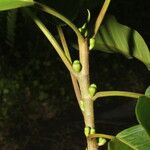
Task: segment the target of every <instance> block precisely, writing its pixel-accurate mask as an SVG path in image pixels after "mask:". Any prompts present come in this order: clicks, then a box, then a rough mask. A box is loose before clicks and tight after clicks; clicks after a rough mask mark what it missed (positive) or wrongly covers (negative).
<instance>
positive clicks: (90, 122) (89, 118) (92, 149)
mask: <svg viewBox="0 0 150 150" xmlns="http://www.w3.org/2000/svg"><path fill="white" fill-rule="evenodd" d="M79 49H80V62H81V65H82V70H81V72H80V75H79V78H78V82H79V86H80V90H81V97H82V101H83V102H84V112H83V114H84V122H85V126H86V127H90V128H95V121H94V106H93V101H92V99H91V96H90V94H89V86H90V78H89V49H88V41H87V39H85V40H84V41H82V43H80V45H79ZM97 149H98V147H97V143H96V139H90V138H88V137H87V150H97Z"/></svg>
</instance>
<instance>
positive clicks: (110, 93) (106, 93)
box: [92, 91, 144, 101]
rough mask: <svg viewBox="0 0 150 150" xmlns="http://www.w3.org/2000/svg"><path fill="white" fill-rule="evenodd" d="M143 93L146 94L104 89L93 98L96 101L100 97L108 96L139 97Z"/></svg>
mask: <svg viewBox="0 0 150 150" xmlns="http://www.w3.org/2000/svg"><path fill="white" fill-rule="evenodd" d="M143 95H144V94H140V93H134V92H127V91H102V92H97V93H96V94H95V96H94V97H93V98H92V100H93V101H95V100H96V99H97V98H99V97H108V96H123V97H130V98H134V99H137V98H139V97H140V96H143Z"/></svg>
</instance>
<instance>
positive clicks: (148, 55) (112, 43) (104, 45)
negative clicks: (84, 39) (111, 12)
mask: <svg viewBox="0 0 150 150" xmlns="http://www.w3.org/2000/svg"><path fill="white" fill-rule="evenodd" d="M95 39H96V40H95V41H96V42H95V47H94V49H95V50H100V51H104V52H107V53H114V52H115V53H121V54H123V55H125V56H126V57H127V58H132V57H135V58H136V59H138V60H139V61H141V62H143V63H144V64H145V65H146V66H147V68H148V70H150V51H149V49H148V47H147V45H146V43H145V41H144V39H143V38H142V36H141V35H140V34H139V33H138V32H137V31H136V30H133V29H131V28H129V27H127V26H125V25H122V24H120V23H118V22H117V20H116V19H115V17H113V16H110V17H108V18H107V19H106V21H105V22H104V24H103V25H102V26H101V28H100V30H99V33H98V34H97V35H96V38H95Z"/></svg>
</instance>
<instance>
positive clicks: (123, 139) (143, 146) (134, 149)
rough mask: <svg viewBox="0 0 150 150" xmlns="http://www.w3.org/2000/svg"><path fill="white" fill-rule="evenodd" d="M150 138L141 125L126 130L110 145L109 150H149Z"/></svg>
mask: <svg viewBox="0 0 150 150" xmlns="http://www.w3.org/2000/svg"><path fill="white" fill-rule="evenodd" d="M149 148H150V138H149V136H148V135H147V133H146V131H145V129H144V128H143V127H142V126H141V125H136V126H133V127H131V128H128V129H125V130H123V131H122V132H120V133H119V134H117V136H116V138H114V139H112V140H111V141H110V142H109V144H108V150H116V149H117V150H149Z"/></svg>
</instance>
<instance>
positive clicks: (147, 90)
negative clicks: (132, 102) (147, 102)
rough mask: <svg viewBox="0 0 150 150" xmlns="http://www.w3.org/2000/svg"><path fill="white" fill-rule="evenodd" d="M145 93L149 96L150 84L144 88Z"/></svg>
mask: <svg viewBox="0 0 150 150" xmlns="http://www.w3.org/2000/svg"><path fill="white" fill-rule="evenodd" d="M145 95H146V96H150V86H149V87H148V88H147V89H146V91H145Z"/></svg>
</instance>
